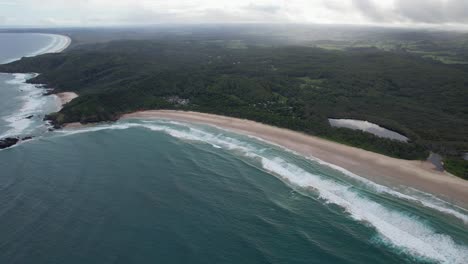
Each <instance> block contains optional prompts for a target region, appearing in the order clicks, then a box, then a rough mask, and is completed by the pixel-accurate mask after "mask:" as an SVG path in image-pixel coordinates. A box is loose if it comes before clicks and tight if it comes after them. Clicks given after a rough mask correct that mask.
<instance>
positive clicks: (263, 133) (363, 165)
mask: <svg viewBox="0 0 468 264" xmlns="http://www.w3.org/2000/svg"><path fill="white" fill-rule="evenodd" d="M121 119H169V120H176V121H184V122H190V123H201V124H207V125H213V126H218V127H220V128H223V129H227V130H231V131H233V132H238V133H242V134H245V135H249V136H255V137H258V138H260V139H263V140H266V141H268V142H271V143H274V144H277V145H279V146H282V147H284V148H287V149H290V150H293V151H295V152H297V153H299V154H301V155H304V156H306V157H309V158H317V159H320V160H321V161H324V162H327V163H330V164H332V165H336V166H339V167H341V168H344V169H346V170H348V171H350V172H352V173H354V174H357V175H360V176H363V177H366V178H368V179H370V180H372V181H374V182H376V183H378V184H383V185H387V186H397V187H398V186H404V187H411V188H414V189H417V190H420V191H423V192H427V193H430V194H432V195H435V196H437V197H439V198H441V199H443V200H445V201H447V202H450V203H453V204H456V205H458V206H460V207H463V208H465V209H468V181H465V180H463V179H461V178H458V177H455V176H453V175H451V174H449V173H447V172H440V171H437V169H436V168H435V166H434V165H433V164H431V163H430V162H427V161H408V160H401V159H396V158H391V157H388V156H385V155H381V154H377V153H373V152H370V151H366V150H363V149H359V148H355V147H350V146H346V145H342V144H339V143H336V142H332V141H328V140H325V139H321V138H318V137H314V136H310V135H305V134H303V133H300V132H295V131H292V130H287V129H282V128H278V127H274V126H269V125H265V124H261V123H257V122H254V121H249V120H244V119H237V118H231V117H225V116H219V115H212V114H205V113H198V112H183V111H173V110H155V111H142V112H135V113H131V114H127V115H124V116H122V118H121ZM77 125H78V124H70V125H69V126H67V127H70V128H76V127H77ZM78 126H79V125H78Z"/></svg>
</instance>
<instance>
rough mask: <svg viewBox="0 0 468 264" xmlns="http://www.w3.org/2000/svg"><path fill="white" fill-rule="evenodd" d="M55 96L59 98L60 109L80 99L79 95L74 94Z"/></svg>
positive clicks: (64, 93) (63, 93) (66, 93)
mask: <svg viewBox="0 0 468 264" xmlns="http://www.w3.org/2000/svg"><path fill="white" fill-rule="evenodd" d="M54 95H55V96H57V98H58V101H59V104H60V109H61V108H63V106H64V105H66V104H68V103H69V102H71V101H73V99H75V98H77V97H78V94H77V93H74V92H62V93H57V94H54Z"/></svg>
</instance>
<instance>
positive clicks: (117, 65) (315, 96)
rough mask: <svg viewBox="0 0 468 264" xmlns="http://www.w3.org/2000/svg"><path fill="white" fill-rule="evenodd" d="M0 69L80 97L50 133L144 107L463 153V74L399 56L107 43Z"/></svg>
mask: <svg viewBox="0 0 468 264" xmlns="http://www.w3.org/2000/svg"><path fill="white" fill-rule="evenodd" d="M0 71H1V72H38V73H41V75H40V76H38V77H37V78H35V79H33V80H31V81H32V82H35V83H45V84H47V85H48V86H49V87H51V88H54V89H55V92H60V91H75V92H77V93H78V94H80V97H79V98H78V99H75V100H74V101H73V102H72V103H70V104H68V105H66V106H65V107H64V108H63V110H61V111H60V113H57V114H53V115H52V116H51V117H50V118H51V119H53V120H54V121H55V123H56V124H57V125H60V124H63V123H67V122H82V123H88V122H99V121H107V120H116V119H117V118H118V117H119V116H120V115H122V114H124V113H128V112H132V111H136V110H144V109H187V110H194V111H201V112H210V113H216V114H223V115H229V116H235V117H242V118H248V119H253V120H257V121H260V122H264V123H268V124H272V125H276V126H281V127H286V128H290V129H294V130H300V131H304V132H306V133H309V134H314V135H318V136H321V137H324V138H328V139H331V140H335V141H338V142H342V143H345V144H349V145H353V146H357V147H361V148H364V149H368V150H371V151H376V152H380V153H383V154H387V155H390V156H394V157H400V158H407V159H423V158H425V157H426V156H427V153H428V150H433V151H435V152H438V153H442V154H444V155H445V156H457V155H459V154H460V153H461V152H463V151H466V150H468V135H467V134H468V106H467V101H468V96H467V94H468V72H467V71H466V70H465V69H464V68H463V67H461V66H456V65H446V64H442V63H440V62H436V61H432V60H429V59H423V58H420V57H418V56H415V55H411V54H409V53H402V52H400V53H396V52H384V51H380V50H377V49H372V48H365V49H348V50H345V51H330V50H328V51H327V50H324V49H318V48H311V47H303V46H302V47H301V46H278V47H271V46H270V47H268V46H264V47H262V46H248V45H245V44H243V43H242V42H240V41H239V42H233V41H230V42H229V43H227V44H226V43H225V42H222V41H221V42H218V41H201V40H197V41H186V40H172V41H164V40H158V41H150V40H145V41H115V42H109V43H102V44H94V45H86V46H80V47H76V48H74V49H72V50H69V51H68V52H66V53H62V54H49V55H42V56H38V57H34V58H24V59H22V60H21V61H18V62H14V63H12V64H9V65H3V66H0ZM329 117H334V118H355V119H362V120H368V121H371V122H374V123H377V124H379V125H382V126H384V127H387V128H389V129H392V130H394V131H397V132H400V133H402V134H404V135H406V136H407V137H409V138H410V139H411V142H410V143H408V144H407V143H399V142H395V141H391V140H386V139H381V138H377V137H375V136H372V135H370V134H367V133H363V132H356V131H351V130H348V129H337V128H331V127H330V126H329V124H328V120H327V118H329Z"/></svg>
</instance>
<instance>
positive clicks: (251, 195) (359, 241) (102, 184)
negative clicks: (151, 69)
mask: <svg viewBox="0 0 468 264" xmlns="http://www.w3.org/2000/svg"><path fill="white" fill-rule="evenodd" d="M0 78H3V79H0V92H1V93H4V94H6V93H11V94H15V93H17V90H18V87H20V86H21V85H23V84H21V83H20V82H17V83H16V84H15V82H13V83H12V82H11V80H14V79H15V78H16V79H18V76H16V77H14V76H11V75H0ZM8 81H10V82H9V83H7V82H8ZM35 89H38V90H40V89H39V88H35ZM4 98H5V97H3V96H1V97H0V119H1V118H2V117H4V116H11V115H12V112H14V111H16V110H14V109H23V108H24V103H25V99H24V98H22V99H20V98H18V99H17V100H16V99H14V100H12V99H10V100H6V99H4ZM17 104H18V105H17ZM42 106H43V107H42V108H41V107H38V108H37V109H36V110H35V111H37V115H41V114H44V113H45V112H47V111H50V109H51V108H53V107H52V106H53V102H48V103H47V102H46V103H44V104H42ZM12 109H13V111H12ZM8 125H10V126H9V127H5V126H8ZM11 125H12V123H11V122H8V121H4V123H0V128H1V129H3V130H0V131H9V130H10V131H11ZM2 126H4V127H2ZM43 126H45V125H44V124H41V121H40V120H37V121H35V123H32V124H29V125H28V127H27V128H26V129H23V130H21V129H17V131H19V133H20V134H25V133H35V134H36V135H37V136H38V137H36V139H35V140H32V141H28V142H24V143H22V144H20V145H18V146H16V147H14V148H11V149H7V150H2V151H0V168H1V170H0V201H1V203H0V263H465V262H466V259H467V258H468V231H467V224H468V213H467V212H466V211H464V210H462V209H460V208H457V207H455V206H451V205H450V204H447V203H444V202H442V201H440V200H438V199H436V198H434V197H431V196H429V195H426V194H423V193H419V192H417V191H415V190H410V189H405V188H399V189H391V188H386V187H383V186H379V185H376V184H373V183H372V182H369V181H366V180H365V179H363V178H361V177H359V176H357V175H353V174H351V173H349V172H346V171H344V170H340V169H339V168H334V167H333V166H332V165H329V164H325V163H323V162H321V161H318V160H314V159H306V158H304V157H301V156H298V155H296V154H294V153H292V152H289V151H287V150H284V149H281V148H279V147H276V146H273V145H270V144H267V143H265V142H262V141H260V140H258V139H255V138H250V137H246V136H242V135H237V134H234V133H231V132H228V131H224V130H220V129H217V128H213V127H208V126H202V125H195V124H185V123H179V122H173V121H170V120H153V121H152V120H128V121H120V122H117V123H115V124H102V125H98V126H94V127H88V128H82V129H74V130H63V131H55V132H47V131H46V130H44V129H43Z"/></svg>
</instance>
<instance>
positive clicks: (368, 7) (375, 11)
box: [352, 0, 394, 22]
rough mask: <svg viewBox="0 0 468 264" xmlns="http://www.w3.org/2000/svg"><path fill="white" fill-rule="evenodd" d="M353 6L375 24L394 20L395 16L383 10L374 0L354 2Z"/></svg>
mask: <svg viewBox="0 0 468 264" xmlns="http://www.w3.org/2000/svg"><path fill="white" fill-rule="evenodd" d="M352 1H353V6H354V7H355V8H356V9H357V10H358V11H359V12H360V13H361V14H362V15H364V16H365V17H367V18H369V19H370V20H372V21H374V22H387V21H392V20H394V14H392V13H391V12H389V11H388V10H383V9H382V8H381V7H380V6H378V5H376V4H375V1H372V0H352Z"/></svg>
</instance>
